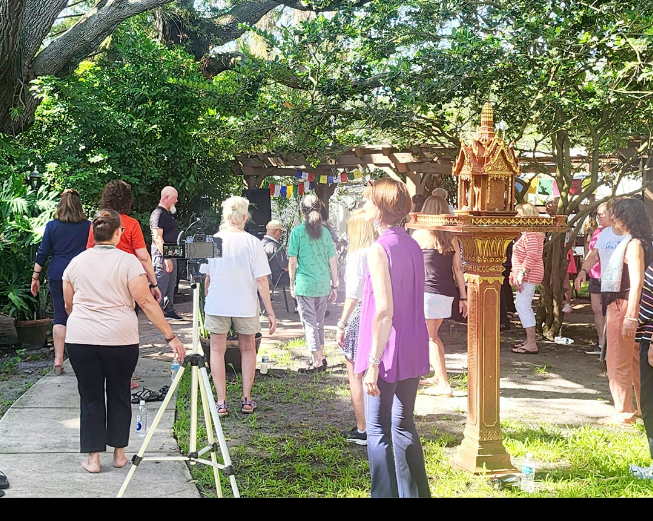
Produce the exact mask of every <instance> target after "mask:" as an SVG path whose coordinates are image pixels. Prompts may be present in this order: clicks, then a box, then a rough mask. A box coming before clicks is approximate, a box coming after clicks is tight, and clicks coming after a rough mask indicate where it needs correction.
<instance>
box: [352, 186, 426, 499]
mask: <svg viewBox="0 0 653 521" xmlns="http://www.w3.org/2000/svg"><path fill="white" fill-rule="evenodd" d="M363 198H364V199H365V204H364V206H363V208H364V209H365V218H366V219H367V220H368V221H369V222H376V224H377V225H378V230H379V238H378V239H377V240H376V241H375V242H374V244H372V245H371V246H370V247H369V250H368V252H367V265H368V270H367V273H366V274H365V282H364V284H363V298H362V303H361V320H360V331H359V336H358V353H357V354H356V364H355V367H354V371H355V372H356V373H365V375H364V376H363V389H364V391H365V393H366V396H365V420H366V422H367V457H368V460H369V464H370V474H371V477H372V490H371V496H372V497H431V492H430V490H429V483H428V478H427V475H426V468H425V464H424V452H423V450H422V445H421V442H420V438H419V433H418V432H417V428H416V426H415V418H414V413H415V401H416V400H417V389H418V387H419V381H420V377H422V376H424V375H426V374H428V372H429V337H428V332H427V330H426V320H425V318H424V257H423V256H422V251H421V250H420V247H419V245H418V244H417V242H415V240H414V239H413V238H412V237H411V236H410V235H408V233H407V232H406V230H405V229H404V223H405V221H406V217H408V214H409V213H410V209H411V200H410V195H409V193H408V189H407V188H406V185H405V184H404V183H402V182H401V181H397V180H395V179H391V178H383V179H379V180H377V181H374V182H373V183H371V184H370V185H368V186H367V187H365V190H364V191H363Z"/></svg>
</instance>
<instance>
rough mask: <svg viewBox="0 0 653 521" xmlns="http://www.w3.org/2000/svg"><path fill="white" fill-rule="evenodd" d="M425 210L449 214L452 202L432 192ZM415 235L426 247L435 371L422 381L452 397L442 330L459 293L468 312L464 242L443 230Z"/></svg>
mask: <svg viewBox="0 0 653 521" xmlns="http://www.w3.org/2000/svg"><path fill="white" fill-rule="evenodd" d="M422 213H424V214H429V215H449V205H448V204H447V201H446V200H445V199H443V198H442V197H440V196H438V195H432V196H431V197H429V198H428V199H427V200H426V201H425V202H424V206H423V207H422ZM413 239H415V240H416V241H417V244H419V246H420V248H422V255H423V256H424V277H425V278H424V280H425V282H424V316H425V317H426V328H427V329H428V332H429V360H430V364H431V371H433V377H432V378H426V379H424V380H422V382H421V383H422V384H423V385H432V386H433V388H434V389H433V394H435V395H436V396H444V397H451V396H453V393H452V391H451V384H450V383H449V377H448V376H447V367H446V364H445V358H444V343H443V342H442V338H441V337H440V335H439V331H440V326H441V325H442V322H443V321H444V319H445V318H449V317H451V310H452V306H453V302H454V298H455V296H456V294H459V295H460V299H459V304H458V308H459V311H460V314H461V315H462V316H463V317H466V316H467V288H466V286H465V276H464V274H463V267H462V259H461V256H460V246H459V244H458V240H457V239H456V238H455V237H454V235H453V234H452V233H451V232H447V231H443V230H415V233H413ZM454 281H455V284H454Z"/></svg>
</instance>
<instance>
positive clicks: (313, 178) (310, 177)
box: [308, 174, 315, 183]
mask: <svg viewBox="0 0 653 521" xmlns="http://www.w3.org/2000/svg"><path fill="white" fill-rule="evenodd" d="M308 180H309V182H311V183H312V182H313V181H315V174H308Z"/></svg>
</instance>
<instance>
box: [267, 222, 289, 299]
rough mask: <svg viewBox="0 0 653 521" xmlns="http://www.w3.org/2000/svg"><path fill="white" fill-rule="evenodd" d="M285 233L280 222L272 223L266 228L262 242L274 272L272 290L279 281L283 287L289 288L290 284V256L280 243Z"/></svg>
mask: <svg viewBox="0 0 653 521" xmlns="http://www.w3.org/2000/svg"><path fill="white" fill-rule="evenodd" d="M284 231H285V230H284V228H283V226H282V225H281V223H280V222H279V221H275V220H273V221H270V222H269V223H268V224H267V226H266V227H265V235H264V237H263V239H262V240H261V243H262V244H263V249H264V250H265V253H267V255H268V262H269V263H270V271H271V272H272V283H271V285H270V287H271V288H273V287H274V286H275V284H277V281H278V282H279V284H281V285H282V286H288V285H289V283H290V281H289V278H288V256H287V255H286V252H285V251H284V249H283V247H282V246H281V243H280V241H281V235H282V234H283V232H284Z"/></svg>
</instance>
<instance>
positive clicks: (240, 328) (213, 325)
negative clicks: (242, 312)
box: [204, 315, 261, 335]
mask: <svg viewBox="0 0 653 521" xmlns="http://www.w3.org/2000/svg"><path fill="white" fill-rule="evenodd" d="M232 322H233V326H234V329H235V330H236V332H237V333H240V334H242V335H255V334H256V333H260V332H261V321H260V320H259V318H258V316H256V317H217V316H215V315H206V317H205V318H204V327H205V328H206V329H207V330H208V331H209V332H211V333H215V334H217V335H226V334H227V333H229V330H230V329H231V324H232Z"/></svg>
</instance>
